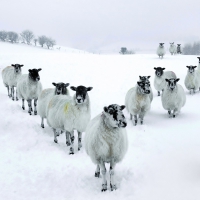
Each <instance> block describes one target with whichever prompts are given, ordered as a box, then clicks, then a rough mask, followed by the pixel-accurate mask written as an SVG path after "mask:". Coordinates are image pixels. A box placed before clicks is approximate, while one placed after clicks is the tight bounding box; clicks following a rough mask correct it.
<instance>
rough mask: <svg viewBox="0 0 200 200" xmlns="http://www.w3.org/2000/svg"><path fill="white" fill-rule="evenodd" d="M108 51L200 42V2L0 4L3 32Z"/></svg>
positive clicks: (4, 0) (23, 0) (35, 0)
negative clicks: (172, 43) (32, 35)
mask: <svg viewBox="0 0 200 200" xmlns="http://www.w3.org/2000/svg"><path fill="white" fill-rule="evenodd" d="M25 29H30V30H32V31H33V32H34V34H35V35H36V36H40V35H46V36H49V37H52V38H53V39H55V40H56V42H57V44H59V45H63V46H68V47H73V48H78V49H83V50H88V51H95V52H98V51H100V52H103V51H105V50H111V51H112V50H117V49H120V47H122V46H125V47H127V48H129V49H149V48H150V49H154V48H155V49H156V48H157V46H158V43H159V42H164V43H165V45H166V47H168V46H169V42H173V41H174V42H175V43H178V42H181V43H182V44H184V43H185V42H194V41H199V40H200V1H199V0H166V1H162V0H0V30H6V31H15V32H18V33H20V32H21V31H23V30H25Z"/></svg>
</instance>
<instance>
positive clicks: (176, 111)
mask: <svg viewBox="0 0 200 200" xmlns="http://www.w3.org/2000/svg"><path fill="white" fill-rule="evenodd" d="M179 112H180V110H178V109H177V108H175V109H174V111H173V118H175V117H176V115H178V113H179Z"/></svg>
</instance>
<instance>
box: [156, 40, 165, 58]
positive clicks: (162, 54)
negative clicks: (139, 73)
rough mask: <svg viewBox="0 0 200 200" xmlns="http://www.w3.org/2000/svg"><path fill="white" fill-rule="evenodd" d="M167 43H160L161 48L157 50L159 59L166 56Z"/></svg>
mask: <svg viewBox="0 0 200 200" xmlns="http://www.w3.org/2000/svg"><path fill="white" fill-rule="evenodd" d="M164 44H165V43H159V46H158V48H157V54H158V56H159V58H161V59H162V58H163V56H164V55H165V53H166V52H165V47H164Z"/></svg>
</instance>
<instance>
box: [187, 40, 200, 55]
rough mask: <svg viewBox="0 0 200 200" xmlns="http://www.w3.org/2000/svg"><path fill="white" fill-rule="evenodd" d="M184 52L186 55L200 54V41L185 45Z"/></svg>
mask: <svg viewBox="0 0 200 200" xmlns="http://www.w3.org/2000/svg"><path fill="white" fill-rule="evenodd" d="M183 54H185V55H200V42H194V43H193V44H189V43H188V44H185V45H184V47H183Z"/></svg>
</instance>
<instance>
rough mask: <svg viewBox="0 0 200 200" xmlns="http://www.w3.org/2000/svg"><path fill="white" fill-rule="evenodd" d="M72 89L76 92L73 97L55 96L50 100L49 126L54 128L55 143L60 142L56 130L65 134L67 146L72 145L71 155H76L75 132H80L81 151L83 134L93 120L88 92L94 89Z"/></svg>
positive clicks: (79, 145)
mask: <svg viewBox="0 0 200 200" xmlns="http://www.w3.org/2000/svg"><path fill="white" fill-rule="evenodd" d="M70 88H71V89H72V90H74V91H75V92H76V93H75V94H74V96H73V97H70V96H66V95H54V97H52V99H51V100H50V102H49V104H48V107H47V124H48V125H49V126H50V127H52V128H53V132H54V142H55V143H57V142H58V140H57V136H58V133H57V131H56V130H58V129H60V130H61V131H63V132H65V134H66V144H67V145H68V146H69V145H70V152H69V154H74V130H77V132H78V150H80V148H81V147H82V143H81V140H82V132H84V131H85V129H86V127H87V125H88V123H89V121H90V119H91V110H90V99H89V95H88V92H89V91H91V90H92V87H85V86H78V87H74V86H71V87H70ZM69 136H70V139H71V142H70V140H69Z"/></svg>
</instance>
